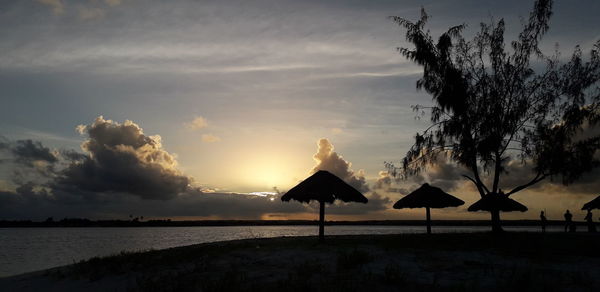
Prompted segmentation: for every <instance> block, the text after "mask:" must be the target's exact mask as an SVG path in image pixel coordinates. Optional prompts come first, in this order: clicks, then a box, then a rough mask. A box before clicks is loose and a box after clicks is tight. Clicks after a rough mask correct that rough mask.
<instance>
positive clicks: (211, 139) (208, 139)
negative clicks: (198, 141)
mask: <svg viewBox="0 0 600 292" xmlns="http://www.w3.org/2000/svg"><path fill="white" fill-rule="evenodd" d="M219 141H221V138H219V137H217V136H215V135H213V134H203V135H202V142H205V143H216V142H219Z"/></svg>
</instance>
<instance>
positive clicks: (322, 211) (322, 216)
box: [319, 202, 325, 241]
mask: <svg viewBox="0 0 600 292" xmlns="http://www.w3.org/2000/svg"><path fill="white" fill-rule="evenodd" d="M319 204H320V206H319V241H325V202H319Z"/></svg>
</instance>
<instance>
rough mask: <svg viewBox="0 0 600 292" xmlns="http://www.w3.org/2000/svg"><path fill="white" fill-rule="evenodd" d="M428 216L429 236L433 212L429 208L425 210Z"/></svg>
mask: <svg viewBox="0 0 600 292" xmlns="http://www.w3.org/2000/svg"><path fill="white" fill-rule="evenodd" d="M425 210H426V214H427V234H431V211H430V210H429V207H426V208H425Z"/></svg>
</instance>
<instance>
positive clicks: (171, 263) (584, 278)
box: [0, 233, 600, 291]
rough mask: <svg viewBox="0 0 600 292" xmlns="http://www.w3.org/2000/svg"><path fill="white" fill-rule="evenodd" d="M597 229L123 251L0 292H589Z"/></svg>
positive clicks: (595, 282)
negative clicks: (504, 291) (595, 231)
mask: <svg viewBox="0 0 600 292" xmlns="http://www.w3.org/2000/svg"><path fill="white" fill-rule="evenodd" d="M598 246H600V234H566V233H547V234H540V233H504V234H502V235H494V234H490V233H469V234H433V235H426V234H404V235H362V236H330V237H327V238H326V241H325V242H324V243H319V242H318V240H317V238H316V237H283V238H271V239H249V240H237V241H228V242H217V243H207V244H198V245H191V246H185V247H178V248H171V249H165V250H157V251H147V252H136V253H123V254H120V255H115V256H110V257H104V258H94V259H90V260H87V261H83V262H80V263H77V264H73V265H69V266H64V267H59V268H54V269H50V270H45V271H39V272H34V273H28V274H23V275H18V276H13V277H8V278H3V279H0V288H2V289H0V290H2V291H276V290H277V291H306V290H316V291H365V290H368V291H390V290H391V291H395V290H402V291H422V290H430V289H435V290H452V291H463V290H507V289H510V290H530V291H567V290H568V291H598V290H599V289H600V249H598Z"/></svg>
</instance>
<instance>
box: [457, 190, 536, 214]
mask: <svg viewBox="0 0 600 292" xmlns="http://www.w3.org/2000/svg"><path fill="white" fill-rule="evenodd" d="M467 210H469V211H470V212H477V211H488V212H489V211H502V212H512V211H521V212H525V211H527V207H526V206H525V205H523V204H521V203H519V202H517V201H515V200H513V199H511V198H509V197H508V196H507V195H504V194H496V193H489V194H487V195H485V196H483V198H481V199H479V201H477V202H475V203H473V205H471V206H470V207H469V208H468V209H467Z"/></svg>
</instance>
